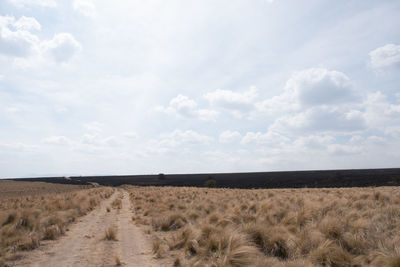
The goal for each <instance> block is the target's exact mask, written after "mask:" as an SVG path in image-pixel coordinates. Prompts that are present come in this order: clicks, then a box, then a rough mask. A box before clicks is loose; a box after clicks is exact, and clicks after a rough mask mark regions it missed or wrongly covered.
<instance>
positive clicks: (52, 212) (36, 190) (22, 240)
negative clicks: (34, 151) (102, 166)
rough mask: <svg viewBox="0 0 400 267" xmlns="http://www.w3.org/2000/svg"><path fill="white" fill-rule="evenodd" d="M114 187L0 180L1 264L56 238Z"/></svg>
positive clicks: (108, 194) (111, 191)
mask: <svg viewBox="0 0 400 267" xmlns="http://www.w3.org/2000/svg"><path fill="white" fill-rule="evenodd" d="M113 191H114V190H113V189H112V188H106V187H98V188H89V187H88V186H78V185H59V184H50V183H42V182H13V181H0V266H3V265H4V261H5V260H10V259H11V260H12V258H13V257H17V255H18V254H17V252H18V251H27V250H32V249H34V248H36V247H38V246H39V245H40V241H41V240H46V239H57V237H58V236H60V235H62V234H63V233H64V232H65V231H66V230H67V227H68V224H70V223H71V222H74V221H75V220H76V218H77V217H79V216H83V215H85V214H87V213H88V212H89V211H91V210H93V209H94V207H96V206H97V205H98V204H99V203H100V201H101V200H102V199H105V198H108V197H109V196H110V195H111V194H112V193H113Z"/></svg>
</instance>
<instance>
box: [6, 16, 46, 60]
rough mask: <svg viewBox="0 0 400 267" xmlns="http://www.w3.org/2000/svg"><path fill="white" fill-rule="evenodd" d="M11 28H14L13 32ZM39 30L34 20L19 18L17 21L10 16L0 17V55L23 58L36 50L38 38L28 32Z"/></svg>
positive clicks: (38, 25)
mask: <svg viewBox="0 0 400 267" xmlns="http://www.w3.org/2000/svg"><path fill="white" fill-rule="evenodd" d="M12 27H14V28H16V29H15V30H13V29H12ZM38 28H39V29H40V24H39V23H38V22H37V21H36V20H35V19H34V18H27V17H21V18H20V19H19V20H18V21H15V18H14V17H12V16H0V53H2V54H5V55H8V56H17V57H25V56H28V55H29V54H31V53H32V52H33V51H34V50H36V49H37V45H38V44H39V38H38V37H37V36H36V35H34V34H32V33H31V32H29V31H28V30H31V29H38Z"/></svg>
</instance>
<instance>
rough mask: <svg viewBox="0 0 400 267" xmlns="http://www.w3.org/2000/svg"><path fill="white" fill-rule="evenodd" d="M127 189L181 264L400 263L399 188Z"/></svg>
mask: <svg viewBox="0 0 400 267" xmlns="http://www.w3.org/2000/svg"><path fill="white" fill-rule="evenodd" d="M126 189H127V190H128V191H129V192H130V199H131V201H132V203H133V207H134V214H133V219H134V222H135V223H136V224H138V225H141V226H142V227H143V228H145V229H146V231H149V230H151V234H152V235H153V238H154V239H153V240H154V241H153V253H154V255H155V257H157V258H163V257H173V261H174V266H400V265H399V264H400V190H398V188H397V187H380V188H344V189H271V190H238V189H205V188H171V187H163V188H157V187H133V186H130V187H126ZM171 255H173V256H171Z"/></svg>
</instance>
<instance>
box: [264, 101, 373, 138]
mask: <svg viewBox="0 0 400 267" xmlns="http://www.w3.org/2000/svg"><path fill="white" fill-rule="evenodd" d="M270 128H271V129H273V130H275V131H278V132H284V133H297V134H299V133H301V132H306V133H309V132H355V131H361V130H364V129H366V122H365V120H364V117H363V114H362V113H361V112H360V111H358V110H342V109H340V108H337V107H333V108H331V107H314V108H311V109H307V110H306V111H305V112H301V113H299V114H296V115H287V116H282V117H280V118H278V119H277V120H276V121H275V122H274V123H273V124H272V125H271V127H270Z"/></svg>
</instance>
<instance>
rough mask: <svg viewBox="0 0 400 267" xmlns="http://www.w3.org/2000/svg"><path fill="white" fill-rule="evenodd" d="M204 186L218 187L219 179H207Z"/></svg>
mask: <svg viewBox="0 0 400 267" xmlns="http://www.w3.org/2000/svg"><path fill="white" fill-rule="evenodd" d="M204 186H206V187H210V188H213V187H216V186H217V181H215V180H214V179H208V180H207V181H205V183H204Z"/></svg>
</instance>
